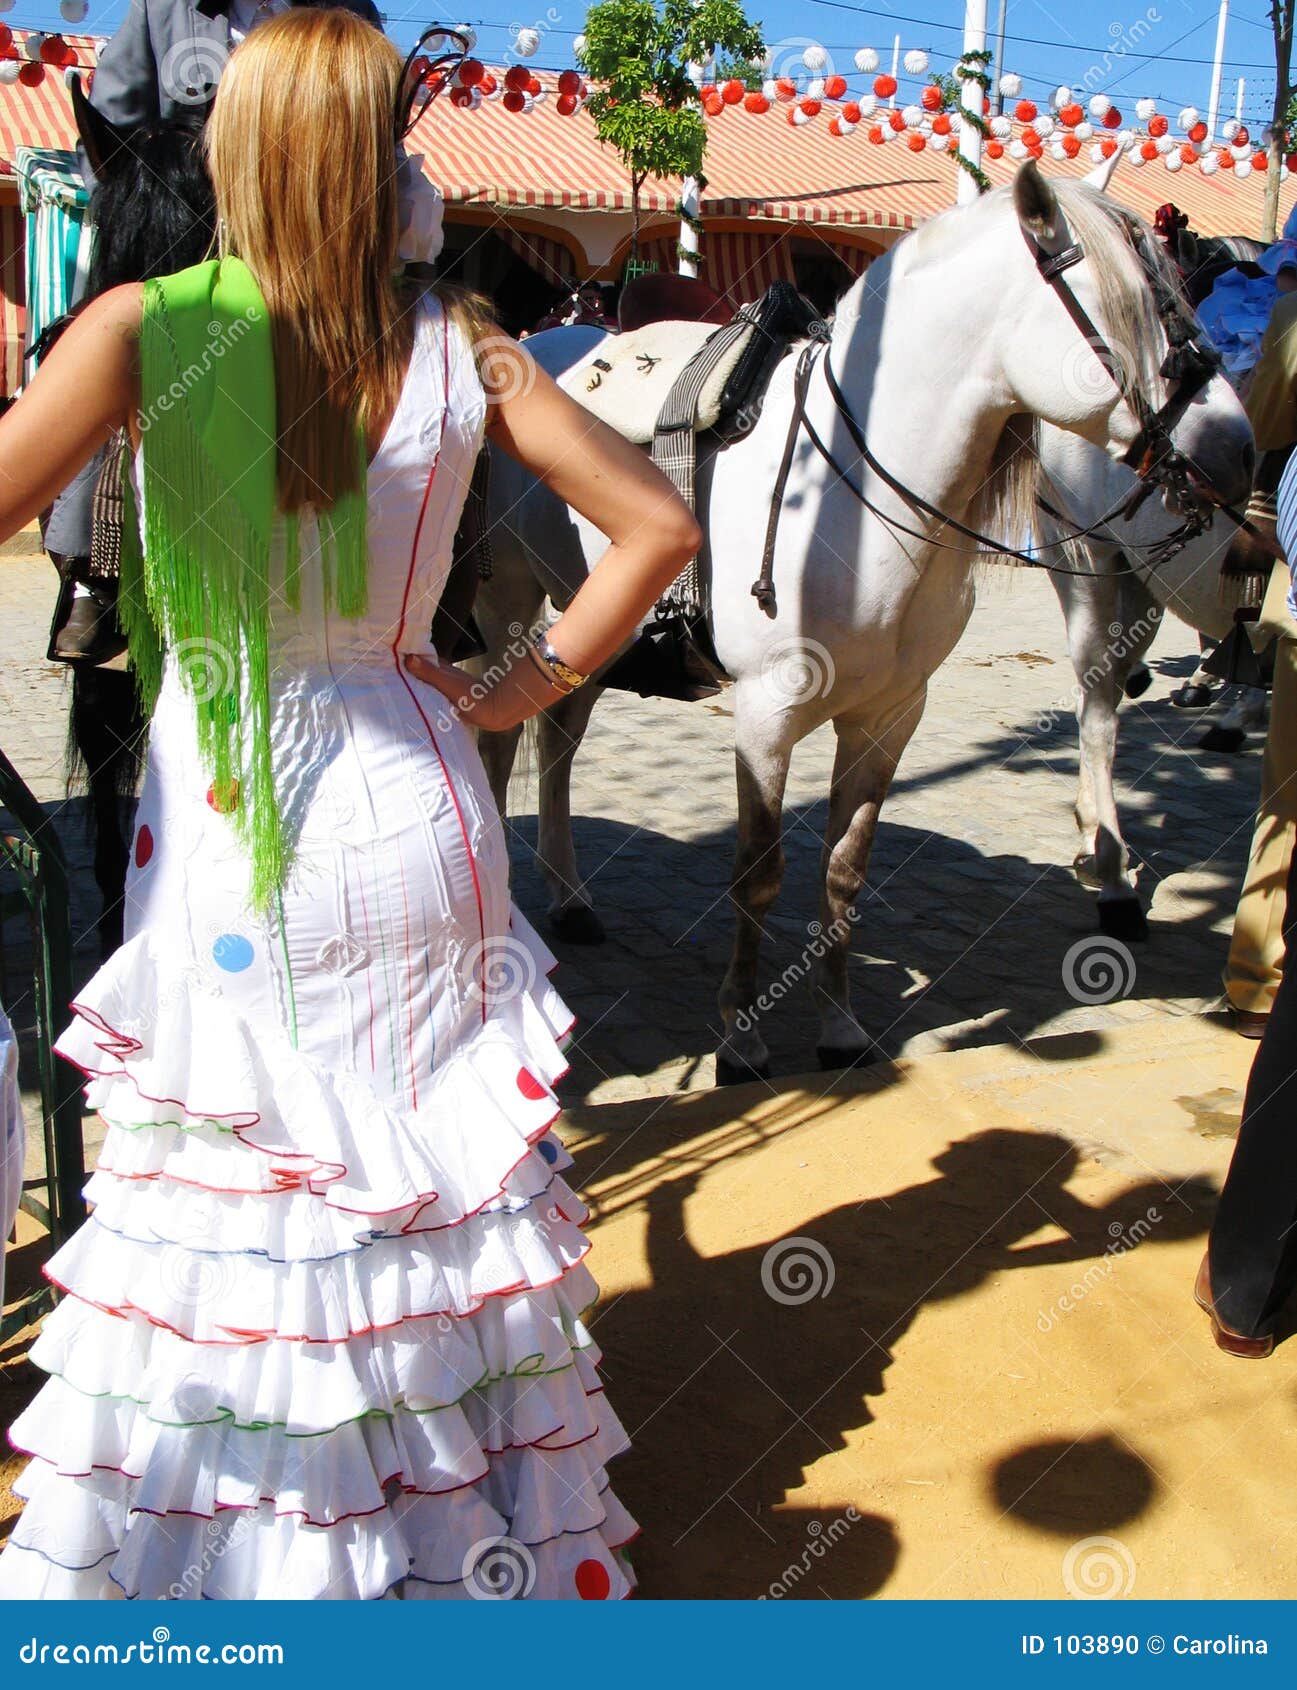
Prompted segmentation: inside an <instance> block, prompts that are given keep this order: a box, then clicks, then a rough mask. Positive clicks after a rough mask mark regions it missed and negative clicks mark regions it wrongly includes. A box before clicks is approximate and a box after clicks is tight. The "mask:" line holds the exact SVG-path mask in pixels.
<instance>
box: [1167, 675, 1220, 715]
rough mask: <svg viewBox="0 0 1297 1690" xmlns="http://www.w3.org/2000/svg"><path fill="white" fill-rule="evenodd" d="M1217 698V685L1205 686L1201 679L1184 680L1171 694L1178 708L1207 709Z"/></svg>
mask: <svg viewBox="0 0 1297 1690" xmlns="http://www.w3.org/2000/svg"><path fill="white" fill-rule="evenodd" d="M1215 700H1216V689H1215V687H1208V686H1204V685H1203V683H1202V682H1201V681H1184V682H1182V683H1181V685H1180V686H1178V687H1177V688H1176V689H1175V691H1174V692H1173V693H1172V694H1171V703H1172V704H1174V705H1175V707H1176V709H1177V710H1205V709H1206V708H1207V706H1208V705H1209V704H1213V703H1215Z"/></svg>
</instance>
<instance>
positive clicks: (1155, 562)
mask: <svg viewBox="0 0 1297 1690" xmlns="http://www.w3.org/2000/svg"><path fill="white" fill-rule="evenodd" d="M1117 215H1118V217H1119V219H1120V222H1121V226H1122V229H1123V232H1124V234H1125V237H1126V239H1127V241H1128V242H1129V244H1130V246H1131V248H1132V250H1133V251H1134V253H1135V256H1136V258H1137V259H1138V260H1139V264H1140V268H1141V270H1142V271H1143V272H1144V276H1145V279H1146V281H1147V283H1148V285H1149V287H1150V289H1151V291H1152V294H1153V301H1154V305H1155V307H1156V310H1157V315H1158V319H1159V321H1160V322H1161V324H1162V329H1163V333H1164V334H1165V336H1166V340H1167V353H1166V357H1165V358H1164V359H1163V362H1162V367H1161V371H1160V374H1161V375H1162V377H1163V379H1164V380H1165V381H1167V382H1168V383H1169V384H1171V385H1170V391H1169V392H1168V395H1167V397H1166V399H1165V400H1164V401H1163V403H1162V405H1161V406H1160V407H1159V408H1157V409H1156V410H1155V409H1154V408H1153V406H1152V405H1150V403H1149V401H1148V400H1147V398H1146V397H1145V396H1144V394H1143V392H1142V391H1141V390H1140V389H1139V388H1138V387H1137V386H1136V384H1135V382H1134V381H1133V380H1132V378H1131V374H1130V372H1129V371H1128V370H1127V368H1126V366H1125V364H1124V363H1123V362H1122V361H1121V359H1120V358H1119V357H1118V356H1117V354H1116V353H1115V352H1114V351H1113V349H1112V347H1111V345H1110V344H1109V342H1108V339H1107V337H1106V336H1105V335H1104V334H1103V333H1102V331H1101V330H1100V329H1099V327H1098V325H1097V324H1096V323H1095V322H1094V320H1093V318H1092V317H1091V316H1090V314H1089V312H1088V311H1087V310H1086V309H1085V307H1084V306H1083V305H1082V304H1081V302H1080V300H1079V299H1078V298H1077V297H1076V294H1075V293H1074V292H1073V290H1072V286H1071V283H1070V282H1069V281H1068V279H1067V272H1068V270H1070V269H1071V268H1072V267H1073V266H1074V265H1076V264H1079V263H1080V262H1081V260H1082V259H1083V258H1084V257H1085V251H1084V248H1083V247H1082V246H1081V245H1080V243H1079V242H1078V241H1077V240H1076V239H1075V238H1074V237H1072V238H1069V240H1068V244H1067V245H1066V246H1064V247H1062V248H1060V249H1058V250H1055V251H1050V250H1049V249H1048V248H1047V247H1045V246H1044V245H1043V244H1042V243H1041V242H1040V241H1039V240H1038V239H1037V238H1036V237H1035V236H1034V235H1032V234H1031V233H1030V232H1029V231H1028V230H1026V229H1024V230H1023V236H1024V238H1025V240H1026V241H1027V244H1028V247H1029V249H1030V251H1031V253H1032V256H1033V257H1034V259H1035V263H1036V270H1037V272H1038V274H1039V275H1040V276H1041V278H1042V279H1043V280H1044V281H1045V282H1047V283H1048V285H1049V286H1050V287H1051V288H1052V289H1053V291H1054V292H1055V294H1056V295H1057V296H1058V298H1059V300H1060V302H1061V303H1062V305H1063V308H1064V310H1065V311H1066V312H1067V314H1068V316H1069V317H1070V318H1071V319H1072V321H1073V322H1074V323H1075V324H1076V326H1077V328H1078V329H1079V330H1080V332H1081V334H1082V335H1083V337H1084V338H1085V341H1086V343H1087V344H1088V345H1089V346H1090V348H1091V349H1092V350H1093V352H1094V354H1095V356H1096V357H1097V358H1098V360H1099V362H1100V364H1101V365H1102V366H1103V368H1104V370H1105V371H1106V372H1107V374H1108V375H1109V377H1110V378H1111V379H1112V381H1113V383H1114V385H1115V386H1116V388H1117V391H1118V393H1119V394H1120V396H1121V398H1122V399H1123V400H1124V401H1125V403H1126V404H1127V405H1128V406H1129V408H1130V410H1131V411H1132V413H1133V415H1134V417H1135V420H1136V422H1137V423H1138V425H1139V432H1138V434H1137V435H1136V437H1135V439H1134V441H1133V442H1132V443H1131V445H1130V446H1129V447H1128V448H1127V450H1126V452H1125V453H1124V454H1123V455H1122V457H1121V459H1120V460H1119V461H1120V462H1121V463H1123V464H1125V465H1126V467H1127V468H1129V469H1131V470H1132V471H1133V472H1134V474H1135V476H1136V477H1137V479H1138V485H1137V486H1136V488H1135V489H1134V491H1133V492H1131V493H1130V494H1128V495H1126V496H1125V497H1123V498H1122V500H1121V501H1120V503H1119V504H1117V505H1116V506H1114V507H1113V509H1112V510H1110V511H1107V512H1105V514H1104V515H1103V516H1101V517H1099V518H1098V520H1097V521H1095V522H1092V523H1090V524H1089V525H1088V526H1087V527H1084V528H1077V527H1069V528H1068V530H1067V532H1066V533H1065V534H1063V536H1062V537H1061V538H1060V539H1059V540H1057V541H1051V542H1047V543H1046V544H1044V545H1043V546H1041V547H1039V548H1038V551H1040V550H1057V549H1062V548H1063V547H1065V546H1067V545H1068V544H1070V543H1072V542H1073V541H1077V540H1085V539H1089V538H1091V537H1093V536H1094V535H1095V534H1098V533H1099V532H1100V531H1102V530H1103V529H1105V528H1106V527H1107V526H1108V524H1109V523H1111V522H1113V521H1115V520H1117V519H1121V520H1122V521H1127V522H1129V521H1130V520H1131V519H1132V518H1133V517H1134V515H1135V513H1136V511H1137V510H1138V509H1139V508H1140V506H1141V505H1142V504H1143V503H1144V501H1145V500H1146V499H1147V498H1148V497H1149V496H1150V494H1152V493H1153V492H1154V491H1155V490H1156V489H1158V488H1162V489H1164V490H1165V491H1167V492H1169V493H1170V494H1171V495H1172V496H1173V497H1175V498H1176V499H1177V501H1178V502H1179V503H1180V504H1181V506H1182V508H1184V509H1185V511H1186V516H1185V520H1184V522H1183V523H1182V524H1181V525H1180V527H1178V528H1176V529H1175V530H1174V531H1173V532H1172V533H1171V534H1169V535H1166V536H1165V537H1164V538H1163V539H1162V540H1161V541H1159V542H1157V543H1156V545H1154V546H1151V547H1145V548H1142V549H1143V551H1144V552H1145V554H1146V557H1147V559H1148V562H1149V563H1150V564H1151V565H1152V566H1153V567H1155V568H1156V567H1158V566H1159V565H1161V564H1163V563H1166V562H1168V561H1169V560H1170V559H1171V558H1172V557H1174V556H1175V555H1176V554H1177V553H1178V552H1180V551H1182V550H1183V548H1184V547H1185V546H1186V545H1188V543H1189V542H1190V541H1191V540H1192V539H1194V538H1196V537H1197V536H1198V535H1199V534H1202V533H1203V532H1205V530H1206V529H1207V527H1208V526H1209V524H1210V521H1211V515H1210V512H1209V511H1208V510H1207V509H1205V508H1204V507H1205V505H1206V504H1208V503H1210V504H1211V505H1214V506H1215V507H1216V508H1217V509H1219V510H1221V511H1222V512H1223V513H1224V514H1225V515H1227V516H1229V517H1230V518H1231V519H1232V520H1233V521H1234V522H1235V523H1236V524H1238V526H1239V527H1247V528H1248V529H1249V530H1250V529H1251V528H1252V525H1251V524H1250V523H1249V522H1248V521H1247V519H1246V518H1245V517H1244V516H1243V515H1242V513H1240V512H1238V511H1235V510H1234V509H1232V508H1231V507H1230V506H1229V505H1227V504H1226V503H1225V502H1224V501H1223V500H1221V499H1218V498H1215V497H1214V496H1213V495H1212V493H1211V490H1210V488H1206V489H1204V487H1203V485H1202V483H1201V482H1200V481H1199V480H1198V478H1197V477H1196V476H1195V474H1194V465H1193V463H1192V461H1191V460H1190V459H1189V458H1188V457H1187V456H1186V454H1185V453H1184V452H1183V451H1181V449H1180V448H1179V447H1178V446H1177V445H1176V444H1175V441H1174V439H1173V437H1172V436H1173V433H1174V430H1175V427H1176V424H1177V423H1178V422H1179V421H1180V419H1181V418H1182V417H1183V416H1184V414H1185V412H1186V410H1187V409H1188V408H1189V406H1190V405H1191V404H1192V403H1193V401H1194V399H1196V398H1197V396H1198V395H1199V394H1200V393H1201V392H1202V391H1203V389H1204V388H1205V387H1206V386H1207V384H1208V383H1209V382H1210V381H1211V380H1212V378H1213V376H1215V374H1216V373H1217V371H1218V370H1219V369H1220V365H1221V359H1220V355H1219V353H1217V351H1216V349H1215V348H1214V347H1213V346H1212V345H1211V344H1210V342H1209V341H1207V340H1206V339H1205V338H1204V336H1203V333H1202V330H1201V328H1200V327H1199V326H1198V325H1197V324H1196V323H1195V322H1194V321H1193V319H1192V318H1191V317H1190V315H1189V313H1188V311H1187V310H1186V309H1185V306H1184V303H1183V301H1182V299H1181V298H1180V295H1179V293H1178V292H1177V291H1176V289H1175V288H1174V287H1173V286H1172V285H1171V283H1170V282H1169V281H1168V279H1167V278H1166V276H1165V275H1164V274H1163V272H1162V270H1161V268H1160V266H1159V265H1158V264H1157V263H1156V261H1155V259H1154V258H1153V255H1152V254H1151V253H1150V252H1149V250H1148V246H1147V236H1146V235H1145V232H1144V230H1143V228H1142V227H1141V225H1140V224H1138V223H1137V222H1135V220H1134V219H1132V218H1130V217H1128V216H1126V214H1125V213H1124V212H1118V213H1117ZM1069 234H1070V231H1069ZM821 358H822V360H823V365H824V376H825V381H826V383H827V385H828V389H829V393H830V395H831V397H832V399H833V404H834V407H835V409H836V411H837V414H838V416H839V417H840V418H841V421H842V423H843V426H844V427H845V428H846V431H847V434H848V436H849V438H850V440H851V443H852V445H853V446H854V447H855V449H856V452H857V454H858V455H859V458H860V461H861V463H862V464H863V465H864V466H865V467H866V468H868V469H869V470H872V471H873V473H874V474H875V475H876V476H877V477H878V478H879V480H881V481H882V482H883V483H884V484H885V485H886V486H888V487H890V488H891V490H892V491H893V492H894V493H896V494H897V495H898V496H899V497H900V498H902V499H903V500H904V501H905V503H906V504H907V505H908V506H909V507H910V508H911V509H912V510H913V511H915V512H916V513H918V514H919V515H921V516H925V517H928V518H929V519H931V520H933V521H935V522H936V523H938V525H939V530H938V532H939V531H940V529H942V528H946V529H950V530H952V531H953V532H954V533H956V534H960V535H962V536H963V537H964V538H965V539H967V540H972V541H973V542H974V543H975V544H976V545H977V546H978V547H979V548H980V549H981V550H983V551H987V552H995V553H998V554H999V555H1001V556H1003V557H1008V558H1011V559H1013V560H1014V561H1015V562H1016V563H1021V564H1024V565H1026V566H1028V567H1029V568H1033V569H1045V570H1048V571H1049V572H1050V573H1052V574H1056V575H1088V574H1089V573H1090V571H1088V570H1082V569H1068V568H1066V567H1064V566H1063V565H1060V564H1051V563H1046V562H1044V561H1043V560H1042V559H1041V557H1040V556H1039V555H1037V553H1033V552H1026V551H1022V550H1020V549H1019V548H1018V547H1016V546H1010V545H1008V544H1006V543H1005V542H1004V541H1001V540H996V539H993V538H992V537H991V536H990V535H989V534H983V533H982V532H981V531H980V530H979V529H976V528H973V527H971V526H969V524H967V523H965V522H961V521H960V520H959V519H958V518H957V517H953V516H950V515H949V514H948V513H947V512H945V511H943V510H941V509H940V507H939V506H937V505H934V504H932V503H931V502H930V501H929V500H927V499H925V498H923V496H922V495H921V494H919V493H917V492H915V490H914V489H913V488H912V487H910V486H908V485H907V484H906V483H905V482H904V481H902V480H901V478H900V477H899V476H897V475H894V474H893V473H892V472H891V471H890V470H889V469H887V467H886V466H885V465H884V464H883V463H881V462H880V461H879V459H878V457H877V455H876V454H875V453H874V452H873V450H872V449H871V448H870V446H869V443H868V441H867V440H866V438H865V433H864V429H863V428H862V427H861V425H860V422H859V419H858V418H857V417H856V415H855V413H854V412H853V410H852V409H851V403H850V401H849V400H848V398H847V396H846V394H845V393H844V392H843V391H842V388H841V386H840V384H839V382H838V379H837V377H836V376H835V374H834V372H833V362H832V349H831V346H830V345H829V342H828V333H827V329H825V331H824V333H823V334H822V335H820V336H818V337H816V338H814V339H812V341H811V342H810V343H809V344H808V345H807V346H806V347H805V348H804V349H803V351H802V354H801V357H800V359H799V360H798V365H797V369H796V372H795V375H794V379H793V414H792V419H791V422H790V425H789V432H788V439H787V441H786V443H785V448H784V455H783V460H782V462H781V465H780V470H779V476H778V479H777V481H776V484H775V494H774V502H773V504H772V507H771V512H770V520H769V523H768V525H767V530H766V545H765V550H764V552H763V556H762V568H761V574H760V575H759V576H758V578H757V580H756V581H755V582H754V583H753V586H752V593H753V596H754V597H755V598H756V599H757V601H758V603H759V604H760V605H761V606H762V608H763V609H764V610H766V611H767V613H768V614H773V607H774V602H775V599H774V581H773V562H774V541H775V536H776V531H777V527H778V520H779V511H780V507H781V504H782V500H783V493H784V487H785V484H786V482H787V477H788V471H789V468H790V467H791V463H792V455H793V447H794V445H795V443H796V438H797V434H798V432H799V431H800V430H801V429H802V428H804V429H805V431H806V436H807V438H808V440H809V441H810V443H811V445H812V446H813V447H814V448H815V450H816V451H817V452H818V453H819V455H820V457H822V458H823V459H824V461H825V463H826V464H827V465H828V466H829V468H830V469H831V470H832V471H833V473H834V476H835V477H836V479H837V480H838V481H840V482H841V483H842V485H843V486H844V487H846V488H847V490H848V491H849V492H850V493H851V494H852V496H853V497H854V498H855V499H856V500H858V501H859V503H860V504H861V505H863V506H864V508H865V509H866V510H867V511H869V512H870V514H871V515H873V516H876V517H878V519H879V520H880V521H881V522H883V523H884V524H885V525H886V526H887V527H889V528H891V529H892V530H894V531H895V532H897V533H901V534H905V535H907V536H909V537H910V538H911V539H916V540H921V541H923V542H924V543H925V544H929V545H936V546H939V547H945V549H948V550H951V551H956V550H962V549H963V548H962V547H959V546H945V543H944V542H943V541H941V540H940V539H938V538H937V536H936V535H934V534H931V533H928V532H927V531H925V530H923V529H920V528H913V527H910V526H909V525H908V524H906V523H905V522H903V521H901V520H900V519H899V518H897V517H895V516H892V515H890V514H889V513H888V512H886V511H883V510H880V509H879V507H878V506H877V505H876V504H875V503H874V502H873V501H872V500H871V499H870V498H869V496H868V494H867V493H866V492H865V490H864V487H863V486H859V485H857V483H856V482H855V481H854V480H853V479H852V476H851V474H850V473H849V471H848V469H847V468H845V467H844V466H843V465H841V464H839V462H838V461H837V459H836V458H835V456H834V454H833V452H832V449H831V448H830V447H829V446H828V445H827V443H826V442H825V441H824V439H823V438H822V437H821V435H820V433H819V431H818V430H817V429H816V427H815V425H814V423H813V422H812V421H811V419H810V417H809V416H808V415H807V412H806V396H807V393H808V391H809V388H810V381H811V377H812V375H813V374H814V371H815V366H816V364H817V363H819V362H820V361H821ZM1037 502H1038V503H1039V505H1040V506H1041V508H1042V509H1043V510H1044V511H1045V512H1046V513H1047V514H1048V515H1049V516H1051V517H1052V518H1053V519H1054V520H1055V521H1056V522H1061V523H1065V522H1066V520H1067V519H1066V518H1065V517H1064V516H1063V515H1062V513H1061V512H1060V511H1058V510H1056V509H1055V508H1054V507H1053V506H1052V505H1050V504H1049V503H1048V502H1047V501H1046V500H1045V499H1043V498H1041V499H1038V501H1037Z"/></svg>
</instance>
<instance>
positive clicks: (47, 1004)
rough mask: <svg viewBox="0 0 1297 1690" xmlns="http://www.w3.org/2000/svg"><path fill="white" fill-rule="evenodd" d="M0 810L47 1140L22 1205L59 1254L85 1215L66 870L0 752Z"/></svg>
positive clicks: (6, 1330) (1, 861)
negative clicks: (63, 1051)
mask: <svg viewBox="0 0 1297 1690" xmlns="http://www.w3.org/2000/svg"><path fill="white" fill-rule="evenodd" d="M0 810H4V811H7V813H8V816H9V819H10V821H11V823H12V824H13V827H14V831H0V874H2V875H3V882H4V883H3V884H2V885H0V925H2V926H4V927H7V926H8V924H9V922H10V921H11V920H13V919H14V918H16V917H19V916H23V915H25V916H26V917H27V919H28V921H29V923H30V927H31V935H32V986H33V991H32V1003H33V1009H34V1017H33V1019H34V1023H35V1043H36V1059H37V1070H38V1074H39V1082H40V1100H41V1125H42V1129H43V1132H44V1139H45V1173H44V1175H43V1176H42V1177H41V1178H38V1179H33V1180H25V1181H24V1182H23V1194H22V1205H21V1206H22V1208H23V1209H25V1210H26V1212H27V1213H28V1214H30V1215H33V1216H34V1217H35V1218H36V1219H37V1220H38V1221H39V1222H40V1223H41V1225H42V1226H44V1227H45V1228H46V1229H47V1230H48V1232H49V1234H50V1239H51V1241H52V1243H53V1244H54V1246H55V1247H56V1248H57V1246H58V1245H60V1244H61V1243H62V1242H63V1240H64V1239H65V1238H66V1237H67V1236H68V1234H69V1233H70V1232H72V1230H73V1229H74V1228H75V1227H76V1226H78V1225H79V1224H80V1222H81V1220H82V1219H83V1218H84V1216H85V1204H84V1202H83V1200H82V1196H81V1187H82V1185H83V1184H84V1183H85V1153H84V1150H83V1147H82V1140H81V1077H80V1075H79V1074H78V1073H77V1071H76V1069H75V1068H73V1067H72V1066H71V1064H70V1063H67V1062H65V1061H64V1060H63V1058H62V1057H61V1056H59V1055H58V1054H57V1053H56V1051H55V1049H54V1040H55V1038H56V1037H57V1035H58V1033H59V1031H60V1029H61V1027H62V1024H63V1021H64V1020H65V1019H66V1017H67V1013H68V1005H69V1003H70V1002H71V1000H72V934H71V927H70V923H69V914H68V871H67V864H66V863H65V862H64V860H63V853H62V851H61V849H60V848H59V843H58V840H57V839H56V838H55V835H54V830H53V828H52V827H51V826H50V822H49V818H48V817H47V816H46V814H45V812H44V810H43V809H42V808H41V806H40V805H39V804H38V803H37V801H36V799H35V798H34V797H33V796H32V793H31V791H30V790H29V788H28V787H27V786H25V785H24V783H23V781H22V780H21V779H20V777H19V775H18V771H17V770H16V769H15V768H14V766H13V764H12V763H11V762H10V761H9V759H8V758H7V757H6V756H5V755H4V753H3V752H2V751H0ZM2 985H3V976H2V975H0V986H2ZM41 1193H43V1198H42V1195H41ZM53 1300H54V1292H53V1288H52V1287H49V1286H42V1287H41V1288H40V1289H39V1290H37V1291H34V1292H33V1293H32V1294H31V1296H29V1297H28V1298H27V1299H26V1300H25V1301H24V1302H23V1303H22V1304H20V1305H19V1306H18V1307H17V1308H16V1309H13V1310H11V1312H10V1313H9V1314H8V1315H7V1316H5V1317H3V1318H0V1343H3V1342H5V1341H6V1340H7V1339H8V1338H9V1337H10V1336H11V1335H12V1334H13V1333H14V1332H18V1331H21V1330H22V1328H23V1327H24V1326H28V1325H30V1324H31V1322H32V1321H34V1320H37V1319H39V1317H40V1316H41V1315H43V1314H45V1313H47V1312H48V1310H49V1309H50V1308H51V1307H52V1306H53Z"/></svg>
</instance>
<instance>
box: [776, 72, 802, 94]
mask: <svg viewBox="0 0 1297 1690" xmlns="http://www.w3.org/2000/svg"><path fill="white" fill-rule="evenodd" d="M775 93H776V94H777V95H778V96H779V98H780V99H781V100H795V99H796V98H797V84H796V83H795V82H794V81H793V79H792V77H791V76H781V77H780V78H779V80H778V82H776V83H775Z"/></svg>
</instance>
